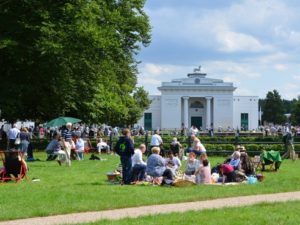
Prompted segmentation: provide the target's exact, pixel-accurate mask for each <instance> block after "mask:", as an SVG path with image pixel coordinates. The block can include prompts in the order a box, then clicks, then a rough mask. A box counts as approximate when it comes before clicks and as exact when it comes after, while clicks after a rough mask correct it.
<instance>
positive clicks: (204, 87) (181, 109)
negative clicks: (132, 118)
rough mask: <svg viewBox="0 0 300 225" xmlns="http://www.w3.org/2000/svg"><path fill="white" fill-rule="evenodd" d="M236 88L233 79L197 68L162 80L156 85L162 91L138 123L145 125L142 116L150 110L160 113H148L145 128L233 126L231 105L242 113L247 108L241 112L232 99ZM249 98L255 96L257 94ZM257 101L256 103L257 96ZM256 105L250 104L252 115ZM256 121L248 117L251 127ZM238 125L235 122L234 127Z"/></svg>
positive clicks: (153, 98) (236, 101)
mask: <svg viewBox="0 0 300 225" xmlns="http://www.w3.org/2000/svg"><path fill="white" fill-rule="evenodd" d="M235 89H236V87H234V86H233V83H231V82H224V81H223V80H221V79H213V78H207V75H206V74H205V73H201V72H200V69H196V70H194V72H193V73H190V74H188V75H187V78H181V79H174V80H172V81H171V82H163V83H162V85H161V86H160V87H158V90H159V91H160V92H161V95H160V96H159V95H156V96H151V97H150V99H151V100H152V103H151V106H150V108H149V109H148V110H146V111H145V115H144V117H143V118H142V119H141V120H140V121H139V124H142V125H144V126H145V125H146V123H145V119H144V118H145V116H147V118H150V114H151V115H152V114H153V115H154V114H155V115H157V116H158V115H159V118H154V117H153V118H152V117H151V118H152V121H151V122H152V123H151V127H146V126H145V129H146V130H147V128H148V129H149V128H151V129H157V128H161V129H180V128H181V127H182V126H183V125H184V126H185V127H191V126H192V125H194V126H196V127H197V128H198V129H200V128H202V129H207V128H210V127H214V128H217V127H223V128H227V127H233V126H235V124H234V119H233V118H234V109H235V110H236V111H239V113H242V112H243V113H244V114H245V113H247V112H246V111H247V110H248V109H247V110H246V111H245V112H244V111H243V109H240V107H239V100H235V101H233V100H234V97H233V92H234V91H235ZM252 98H253V100H254V98H257V97H252ZM254 101H255V100H254ZM234 103H235V105H236V106H235V107H234V105H233V104H234ZM256 103H257V104H258V98H257V102H256ZM255 107H256V106H255V105H252V106H251V114H253V115H252V117H251V118H256V114H255ZM248 108H249V107H248ZM257 113H258V110H257ZM239 116H240V115H239ZM235 121H238V120H235ZM243 121H244V120H243ZM256 123H258V120H257V121H251V124H252V125H253V127H254V126H256ZM249 124H250V123H249ZM148 125H150V122H149V123H148ZM148 125H147V126H148ZM257 125H258V124H257ZM239 126H240V125H239V124H237V127H239Z"/></svg>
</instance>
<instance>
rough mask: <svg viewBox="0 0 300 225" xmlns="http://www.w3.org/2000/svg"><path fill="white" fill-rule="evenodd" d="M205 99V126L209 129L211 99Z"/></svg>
mask: <svg viewBox="0 0 300 225" xmlns="http://www.w3.org/2000/svg"><path fill="white" fill-rule="evenodd" d="M205 98H206V126H207V128H208V129H209V128H210V125H211V110H210V108H211V99H212V97H205Z"/></svg>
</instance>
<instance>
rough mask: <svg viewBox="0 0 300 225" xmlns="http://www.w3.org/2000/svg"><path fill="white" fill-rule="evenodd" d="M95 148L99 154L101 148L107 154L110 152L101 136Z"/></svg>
mask: <svg viewBox="0 0 300 225" xmlns="http://www.w3.org/2000/svg"><path fill="white" fill-rule="evenodd" d="M97 149H98V153H99V154H101V151H102V150H106V153H107V154H109V153H110V148H109V145H108V144H107V143H106V142H105V141H103V140H102V138H100V139H99V142H98V144H97Z"/></svg>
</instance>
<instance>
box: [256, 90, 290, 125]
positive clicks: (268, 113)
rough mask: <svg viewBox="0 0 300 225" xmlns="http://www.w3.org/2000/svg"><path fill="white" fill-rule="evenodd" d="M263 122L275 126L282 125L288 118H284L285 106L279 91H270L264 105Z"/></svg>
mask: <svg viewBox="0 0 300 225" xmlns="http://www.w3.org/2000/svg"><path fill="white" fill-rule="evenodd" d="M262 111H263V116H262V120H263V121H265V122H269V123H274V124H282V123H283V122H285V120H286V118H285V116H284V112H285V110H284V104H283V100H282V99H281V96H280V94H279V92H278V91H277V90H273V91H269V92H268V93H267V95H266V98H265V100H264V102H263V104H262Z"/></svg>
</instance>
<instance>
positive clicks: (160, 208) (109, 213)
mask: <svg viewBox="0 0 300 225" xmlns="http://www.w3.org/2000/svg"><path fill="white" fill-rule="evenodd" d="M295 200H298V201H299V200H300V191H299V192H286V193H277V194H264V195H252V196H242V197H232V198H223V199H215V200H207V201H198V202H185V203H175V204H164V205H151V206H141V207H134V208H125V209H115V210H105V211H99V212H84V213H72V214H66V215H58V216H48V217H35V218H29V219H20V220H12V221H4V222H0V225H4V224H5V225H41V224H43V225H53V224H74V223H86V222H93V221H97V220H102V219H110V220H117V219H122V218H125V217H131V218H134V217H138V216H146V215H153V214H158V213H161V214H162V213H171V212H186V211H190V210H202V209H213V208H223V207H237V206H246V205H253V204H257V203H262V202H279V201H280V202H284V201H295Z"/></svg>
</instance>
